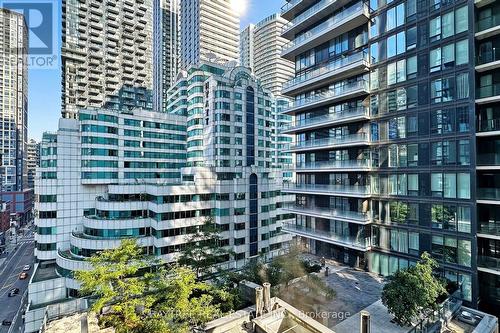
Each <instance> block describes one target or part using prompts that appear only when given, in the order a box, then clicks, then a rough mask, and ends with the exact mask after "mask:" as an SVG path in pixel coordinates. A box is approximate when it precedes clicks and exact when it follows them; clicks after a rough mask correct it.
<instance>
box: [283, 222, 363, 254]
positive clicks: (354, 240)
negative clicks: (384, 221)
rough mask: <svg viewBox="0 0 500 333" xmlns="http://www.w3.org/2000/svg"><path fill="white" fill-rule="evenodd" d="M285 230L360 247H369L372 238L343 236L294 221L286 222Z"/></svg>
mask: <svg viewBox="0 0 500 333" xmlns="http://www.w3.org/2000/svg"><path fill="white" fill-rule="evenodd" d="M283 231H285V232H290V233H297V234H301V235H306V237H307V235H310V236H312V237H319V238H322V239H324V240H325V241H328V242H330V243H334V244H340V245H346V246H352V247H356V248H360V249H368V247H369V246H370V238H369V237H363V236H357V237H353V236H342V235H338V234H336V233H333V232H331V231H326V230H318V229H313V228H307V227H303V226H299V225H295V224H292V223H284V224H283Z"/></svg>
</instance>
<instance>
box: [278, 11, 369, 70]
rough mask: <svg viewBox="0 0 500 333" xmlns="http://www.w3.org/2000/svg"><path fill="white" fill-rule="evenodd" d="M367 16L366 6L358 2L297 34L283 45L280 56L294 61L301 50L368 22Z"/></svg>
mask: <svg viewBox="0 0 500 333" xmlns="http://www.w3.org/2000/svg"><path fill="white" fill-rule="evenodd" d="M368 17H369V11H368V6H366V5H365V4H363V3H362V2H359V3H357V4H355V5H353V6H351V7H349V8H347V9H345V10H343V11H341V12H340V13H338V14H337V15H335V16H333V17H331V18H330V19H328V20H326V21H325V22H323V23H321V24H320V25H317V26H315V27H314V28H312V29H311V30H308V31H307V32H305V33H303V34H301V35H298V36H297V37H296V38H295V39H294V40H293V41H291V42H289V43H288V44H286V45H284V46H283V49H282V52H281V56H282V57H283V58H285V59H287V60H290V61H294V59H295V56H297V55H299V54H301V53H302V52H304V51H306V50H308V49H311V48H313V47H316V46H318V45H321V44H323V43H325V42H327V41H329V40H331V39H333V38H335V37H336V36H339V35H341V34H343V33H345V32H348V31H350V30H352V29H354V28H356V27H358V26H360V25H362V24H364V23H366V22H368Z"/></svg>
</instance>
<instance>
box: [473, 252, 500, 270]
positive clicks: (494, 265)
mask: <svg viewBox="0 0 500 333" xmlns="http://www.w3.org/2000/svg"><path fill="white" fill-rule="evenodd" d="M477 269H478V270H479V271H482V272H487V273H492V274H497V275H500V258H495V257H490V256H477Z"/></svg>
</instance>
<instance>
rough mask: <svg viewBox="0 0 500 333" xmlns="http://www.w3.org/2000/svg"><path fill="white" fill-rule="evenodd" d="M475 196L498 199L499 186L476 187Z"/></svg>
mask: <svg viewBox="0 0 500 333" xmlns="http://www.w3.org/2000/svg"><path fill="white" fill-rule="evenodd" d="M477 198H478V199H479V200H500V188H498V187H480V188H478V189H477Z"/></svg>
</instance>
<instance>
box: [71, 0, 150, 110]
mask: <svg viewBox="0 0 500 333" xmlns="http://www.w3.org/2000/svg"><path fill="white" fill-rule="evenodd" d="M152 1H153V0H146V1H143V0H131V1H96V0H90V1H86V2H81V1H77V0H63V2H62V11H63V15H62V17H63V20H62V51H61V53H62V116H63V117H64V118H76V117H77V113H78V109H81V108H88V107H102V106H103V105H104V104H105V103H106V102H108V101H109V100H112V99H116V96H117V95H119V93H120V91H121V89H122V88H123V87H124V86H128V87H132V88H134V89H135V88H142V89H147V90H152V88H153V66H152V61H153V56H152V54H153V4H152Z"/></svg>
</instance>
